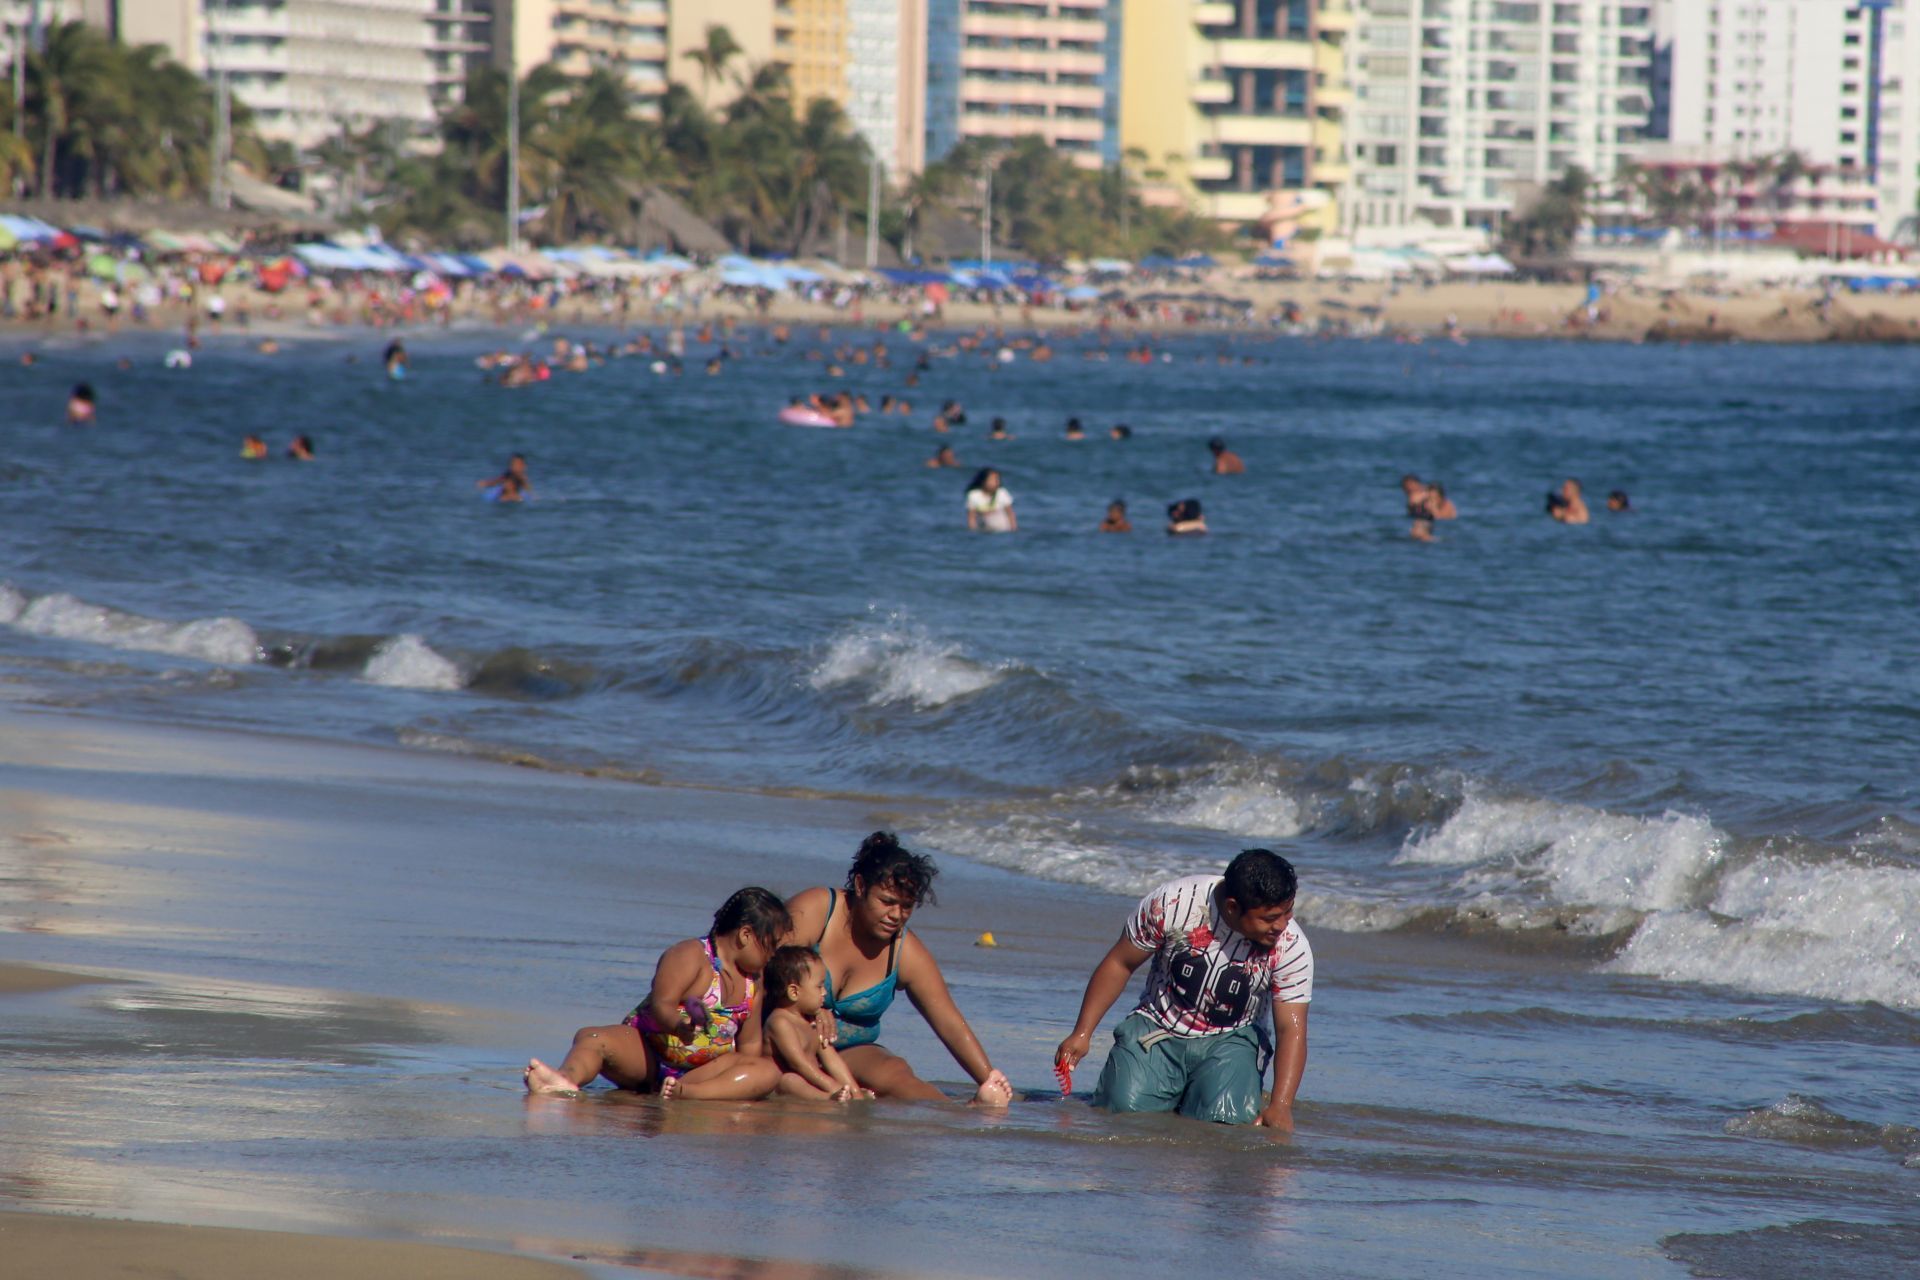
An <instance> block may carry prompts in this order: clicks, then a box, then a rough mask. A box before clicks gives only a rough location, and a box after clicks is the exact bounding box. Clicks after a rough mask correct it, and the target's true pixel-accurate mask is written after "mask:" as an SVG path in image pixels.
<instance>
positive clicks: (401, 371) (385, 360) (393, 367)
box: [380, 338, 407, 378]
mask: <svg viewBox="0 0 1920 1280" xmlns="http://www.w3.org/2000/svg"><path fill="white" fill-rule="evenodd" d="M380 363H381V364H382V365H384V366H386V370H387V376H388V377H389V378H404V377H405V376H406V374H407V348H406V346H405V344H403V343H402V342H401V341H400V339H398V338H395V339H394V340H393V341H392V342H389V343H388V344H387V349H386V351H384V352H383V353H382V354H381V356H380Z"/></svg>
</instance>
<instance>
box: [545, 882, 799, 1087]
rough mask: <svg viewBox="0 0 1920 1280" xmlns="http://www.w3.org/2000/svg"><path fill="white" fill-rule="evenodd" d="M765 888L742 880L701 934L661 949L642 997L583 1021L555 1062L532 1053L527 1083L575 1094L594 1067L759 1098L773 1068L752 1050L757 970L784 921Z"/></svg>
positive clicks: (662, 1083) (756, 1036)
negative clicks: (608, 1021)
mask: <svg viewBox="0 0 1920 1280" xmlns="http://www.w3.org/2000/svg"><path fill="white" fill-rule="evenodd" d="M791 924H792V922H791V921H790V920H789V918H788V916H787V909H786V907H785V906H784V905H783V904H782V903H781V901H780V899H779V898H777V897H775V896H774V895H773V894H772V893H769V892H768V891H767V890H765V889H759V888H753V889H742V890H740V891H739V892H738V893H736V894H734V895H733V896H732V897H731V898H728V899H727V900H726V902H725V903H724V904H723V905H722V906H721V908H720V910H719V911H717V912H715V913H714V917H713V929H712V930H711V931H710V932H709V933H708V934H707V936H706V937H704V938H688V939H686V940H685V941H683V942H676V943H674V944H673V946H671V947H669V948H667V951H666V954H664V955H662V956H661V957H660V963H659V965H658V966H657V967H656V968H655V969H654V974H653V989H652V991H650V992H649V993H648V995H647V998H646V999H645V1000H644V1001H642V1002H641V1003H640V1005H639V1006H638V1007H637V1008H635V1009H634V1011H633V1012H632V1013H630V1014H628V1015H627V1017H626V1019H625V1020H624V1021H622V1022H619V1023H617V1024H615V1025H612V1026H600V1027H582V1028H581V1029H580V1030H579V1031H577V1032H575V1033H574V1037H573V1047H572V1048H571V1049H570V1050H568V1052H567V1056H566V1057H565V1058H564V1059H563V1060H562V1061H561V1063H560V1065H559V1067H558V1068H554V1067H550V1066H548V1065H547V1064H546V1063H544V1062H542V1061H540V1059H538V1058H534V1059H532V1060H530V1061H529V1062H528V1063H527V1069H526V1071H525V1073H524V1076H523V1078H524V1079H525V1081H526V1086H527V1092H529V1093H546V1094H574V1093H578V1092H579V1090H580V1087H581V1086H582V1085H585V1084H589V1083H591V1082H592V1081H593V1079H594V1078H595V1077H596V1076H604V1077H606V1079H607V1080H608V1081H609V1082H610V1083H612V1084H613V1085H615V1086H616V1087H618V1088H621V1089H632V1090H636V1091H638V1092H642V1093H653V1092H658V1093H659V1094H660V1096H661V1097H662V1098H676V1097H677V1098H714V1099H723V1100H730V1101H740V1100H744V1099H749V1098H762V1097H765V1096H766V1095H767V1094H769V1093H772V1092H773V1090H774V1089H775V1088H776V1087H777V1086H778V1085H779V1083H780V1068H779V1066H778V1065H777V1064H776V1063H775V1062H774V1061H773V1060H772V1059H771V1058H769V1057H766V1056H764V1055H763V1054H762V1053H761V1050H760V992H759V982H758V979H759V975H760V970H761V968H762V967H763V966H764V965H765V964H766V962H767V958H768V957H769V956H771V955H772V954H773V951H774V949H775V948H776V947H777V946H779V944H780V938H781V936H782V935H783V934H784V933H786V931H787V930H788V929H789V928H790V927H791Z"/></svg>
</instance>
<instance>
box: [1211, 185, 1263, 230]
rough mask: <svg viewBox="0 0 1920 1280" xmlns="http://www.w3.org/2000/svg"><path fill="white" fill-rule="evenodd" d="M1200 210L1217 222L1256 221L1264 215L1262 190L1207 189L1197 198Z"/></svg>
mask: <svg viewBox="0 0 1920 1280" xmlns="http://www.w3.org/2000/svg"><path fill="white" fill-rule="evenodd" d="M1199 204H1200V212H1201V213H1202V214H1204V215H1205V216H1207V217H1209V218H1213V219H1215V220H1216V221H1219V222H1258V221H1259V220H1260V219H1261V218H1263V217H1265V216H1266V212H1267V195H1266V192H1264V191H1209V192H1203V193H1202V194H1201V196H1200V200H1199Z"/></svg>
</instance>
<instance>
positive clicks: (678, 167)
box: [0, 22, 1225, 260]
mask: <svg viewBox="0 0 1920 1280" xmlns="http://www.w3.org/2000/svg"><path fill="white" fill-rule="evenodd" d="M683 56H684V57H685V58H687V59H688V60H689V61H690V62H691V63H692V64H693V65H694V68H695V69H696V70H697V77H695V79H696V80H697V86H698V90H699V92H698V93H697V94H696V92H695V90H694V89H693V88H690V87H689V86H688V85H686V84H680V83H676V84H673V85H671V86H669V88H668V89H667V91H666V93H665V95H664V96H663V97H662V98H661V99H659V100H658V101H657V103H655V104H652V110H651V113H650V114H648V113H643V111H642V109H641V105H640V103H639V102H638V100H636V99H635V97H634V96H633V95H632V93H631V92H630V91H629V90H628V88H627V86H626V85H625V84H624V82H622V81H621V80H620V79H619V78H618V77H617V76H616V75H614V74H613V73H612V72H609V71H604V70H600V71H595V72H593V73H592V74H590V75H588V76H587V77H585V78H584V79H579V78H573V77H569V76H567V75H564V74H563V73H561V72H560V71H559V70H558V69H557V68H555V67H553V66H551V65H549V66H541V67H535V68H534V69H533V70H532V71H530V72H528V73H527V74H526V76H525V77H524V78H523V79H522V80H521V82H520V95H519V96H520V105H519V120H520V130H519V138H518V144H519V184H520V190H519V201H520V206H521V208H522V209H523V210H525V211H526V213H527V215H528V216H527V218H526V222H525V228H524V232H523V234H524V235H525V237H526V238H527V239H529V240H531V241H533V242H536V243H547V244H561V243H570V242H575V241H580V240H599V239H604V240H612V241H620V240H623V239H627V238H630V237H631V235H632V234H633V232H634V231H635V228H636V219H637V218H638V215H639V210H640V208H641V204H642V201H643V200H644V198H645V197H646V196H647V194H648V192H649V191H650V190H651V189H655V188H658V189H660V190H664V191H666V192H669V193H671V194H672V195H674V196H676V197H678V198H679V199H680V200H681V201H683V202H684V203H685V204H686V205H687V206H688V207H690V208H691V209H692V210H693V211H694V212H696V213H698V214H699V215H701V216H702V217H704V218H705V219H706V220H707V221H708V222H710V223H712V224H713V226H714V227H716V228H717V229H718V230H719V231H720V232H721V233H722V234H723V235H725V236H726V237H727V238H728V239H729V240H730V241H732V242H733V243H734V244H735V245H737V246H739V247H740V248H741V249H743V250H745V251H748V252H761V253H765V252H782V253H796V254H797V253H833V252H835V251H837V250H839V249H840V248H841V247H842V246H843V245H844V246H855V245H857V244H859V242H860V241H861V239H863V238H864V237H865V234H866V218H867V199H868V176H869V168H870V154H869V151H868V149H867V145H866V143H865V141H864V140H863V139H861V138H860V136H859V135H858V134H857V133H855V132H854V129H853V127H852V124H851V122H850V121H849V120H848V118H847V116H846V114H845V112H843V111H842V110H841V109H840V108H839V107H838V106H837V105H835V104H834V103H833V102H830V101H828V100H825V99H815V100H814V101H812V102H809V103H807V104H805V106H804V107H803V108H801V109H799V110H796V109H795V104H794V102H793V100H792V91H791V88H790V86H789V84H788V82H787V76H786V72H785V69H784V68H782V67H779V66H777V65H761V66H747V65H745V64H744V62H743V59H742V57H741V50H740V46H739V44H738V43H737V42H736V41H735V40H734V39H733V37H732V36H731V35H730V34H729V33H728V32H727V30H726V29H725V28H724V27H718V26H715V27H711V28H709V29H708V32H707V39H706V42H705V44H704V45H703V46H701V47H700V48H696V49H693V50H689V51H688V52H686V53H685V54H684V55H683ZM25 72H26V109H25V111H24V113H23V115H22V118H21V120H20V122H19V124H20V132H19V133H18V134H16V133H15V131H14V126H15V122H14V120H13V115H12V111H13V108H12V103H11V100H10V98H8V97H5V96H4V95H0V190H9V191H13V192H19V193H27V194H33V195H38V196H42V197H53V198H62V199H71V198H81V197H95V198H112V197H115V196H134V197H167V198H173V199H192V198H197V197H202V196H204V195H205V193H206V192H207V190H208V188H209V186H210V185H211V179H212V176H213V167H214V147H215V143H214V118H215V114H216V111H215V101H214V91H213V88H212V87H211V86H210V85H208V84H207V83H206V82H204V81H202V80H201V79H199V78H198V77H196V76H195V75H193V74H192V73H191V72H189V71H188V70H186V69H185V68H184V67H182V66H180V65H179V64H177V63H174V62H172V61H170V60H169V59H168V58H167V57H166V56H165V54H164V52H163V51H162V50H161V49H160V48H159V47H158V46H155V45H147V46H141V47H129V46H125V45H119V44H115V43H114V42H112V41H110V40H108V39H107V38H106V37H105V36H104V35H102V34H101V33H100V32H99V31H97V30H96V29H94V28H92V27H89V26H87V25H85V24H83V23H79V22H72V23H67V24H65V25H63V26H59V27H56V28H53V29H52V30H50V31H49V32H48V33H47V38H46V45H45V49H44V50H43V51H41V52H36V53H32V54H30V55H29V57H28V59H27V63H26V68H25ZM723 90H724V94H723V93H722V91H723ZM511 94H512V85H511V82H510V81H509V80H508V79H507V76H506V74H505V73H503V72H501V71H499V70H496V69H494V68H491V67H486V68H481V69H478V70H476V71H475V72H474V73H473V74H472V75H471V77H470V78H469V79H468V81H467V85H466V92H465V94H464V96H463V100H462V101H461V102H460V103H459V104H458V105H456V106H453V107H450V108H448V109H447V110H446V111H445V112H444V113H443V114H442V116H441V119H440V121H439V124H438V128H437V131H436V132H437V136H436V137H435V138H433V139H419V138H409V137H407V136H406V135H405V134H404V132H403V131H402V130H400V129H399V128H398V127H396V126H392V125H382V124H375V125H372V126H370V127H365V128H361V129H346V130H343V131H342V132H341V133H340V134H338V135H336V136H335V137H333V138H331V139H329V140H327V141H326V142H324V143H322V144H321V145H319V146H317V147H314V148H312V149H310V151H309V152H308V154H307V155H305V156H302V157H296V156H295V155H294V154H293V153H292V151H291V149H290V148H287V147H285V146H284V145H277V146H276V145H268V144H264V143H263V142H262V141H261V140H260V138H259V137H258V136H257V134H256V133H255V132H254V130H253V128H252V126H251V123H250V117H249V113H248V111H247V109H246V107H245V105H244V104H242V103H241V102H240V101H239V100H238V99H237V98H236V99H235V100H234V101H233V104H232V118H233V136H232V153H233V156H234V158H235V159H236V160H237V161H238V162H239V163H241V164H243V165H244V166H246V167H247V168H248V169H250V170H251V171H252V172H253V173H254V174H255V175H256V176H258V177H259V178H261V179H262V180H263V181H267V182H274V181H278V180H280V179H282V178H283V177H286V176H287V175H291V174H293V173H295V172H296V171H298V170H301V169H305V170H306V171H308V172H309V173H310V174H313V175H316V176H319V177H321V178H322V179H323V180H324V181H325V184H326V185H328V186H331V188H332V191H333V198H332V200H331V201H330V202H329V203H330V207H331V208H332V209H333V211H334V212H335V213H336V214H337V215H338V216H341V217H343V218H349V219H352V220H355V221H360V220H372V221H376V222H377V223H378V224H379V225H380V227H381V228H382V229H383V231H385V233H386V234H387V235H388V236H390V237H393V238H396V239H417V240H418V241H420V242H421V243H423V244H432V245H438V246H444V247H449V248H479V247H483V246H486V245H493V244H498V243H499V242H500V241H501V240H502V239H503V238H504V230H505V227H504V217H505V213H504V211H505V208H506V205H507V199H506V196H507V186H506V184H507V183H508V181H509V180H510V170H511V166H510V164H509V161H508V153H509V147H508V120H509V115H510V109H509V98H510V97H511ZM722 96H724V97H725V98H726V102H725V105H724V106H722V107H719V108H717V109H710V108H709V107H708V106H707V105H705V104H706V102H707V101H709V100H711V99H713V98H718V97H722ZM989 170H991V171H992V172H993V174H994V177H993V205H992V217H993V238H994V241H995V242H996V243H997V244H1001V245H1005V246H1009V247H1011V248H1013V249H1014V250H1016V251H1017V252H1019V253H1021V254H1023V255H1027V256H1031V257H1035V258H1041V259H1058V258H1063V257H1069V256H1082V257H1092V256H1102V255H1110V256H1118V257H1139V256H1142V255H1145V254H1149V253H1166V254H1182V253H1187V252H1191V251H1195V250H1204V249H1211V248H1216V247H1218V246H1219V245H1221V244H1222V243H1223V242H1224V240H1225V236H1224V233H1223V232H1222V231H1221V230H1220V229H1219V228H1218V227H1216V226H1215V225H1213V224H1212V223H1210V222H1207V221H1205V220H1202V219H1197V218H1194V217H1192V216H1190V215H1189V214H1187V213H1185V212H1184V211H1182V210H1178V209H1166V208H1161V207H1155V206H1150V205H1147V204H1145V203H1143V202H1142V201H1141V199H1140V194H1139V190H1138V188H1137V186H1136V184H1135V180H1134V177H1133V175H1132V173H1131V172H1130V171H1129V170H1127V169H1126V168H1123V167H1110V168H1107V169H1084V168H1081V167H1079V166H1077V165H1075V164H1074V163H1073V162H1072V161H1071V160H1069V159H1068V158H1067V157H1066V156H1064V155H1062V154H1061V153H1059V152H1057V151H1054V150H1053V149H1052V148H1050V147H1049V146H1047V144H1046V143H1044V142H1042V141H1041V140H1040V139H1038V138H1021V139H1018V140H1016V141H1014V142H1013V143H1012V144H1011V145H1005V144H998V143H981V142H974V141H970V142H968V143H965V144H963V145H962V146H960V147H957V148H955V150H954V151H953V153H952V154H950V155H948V156H946V157H944V158H942V159H940V160H939V161H937V162H935V163H934V164H932V165H930V166H928V168H927V170H926V171H925V172H924V173H921V174H919V175H915V176H913V177H911V178H909V179H908V180H907V181H906V182H905V183H904V184H903V185H902V186H900V187H899V188H898V189H892V188H883V190H882V195H881V208H880V210H879V231H880V234H881V235H882V236H883V237H884V238H885V239H886V240H887V242H888V243H889V244H891V245H892V246H894V247H895V248H896V249H898V250H899V252H900V253H901V255H902V256H903V257H905V258H908V259H909V260H911V259H915V258H917V257H922V256H925V257H936V256H940V255H952V256H958V257H970V256H972V255H973V254H974V253H976V252H977V251H978V230H977V227H978V221H977V220H978V218H979V217H980V215H981V209H982V201H983V197H984V194H985V186H986V175H987V173H988V171H989ZM1149 176H1151V175H1149ZM969 220H971V225H972V227H973V228H974V230H973V231H972V232H971V234H968V233H967V231H966V228H967V227H968V225H969ZM935 231H943V232H944V235H943V236H936V235H935V234H934V232H935ZM956 240H957V241H959V242H958V243H955V242H954V241H956Z"/></svg>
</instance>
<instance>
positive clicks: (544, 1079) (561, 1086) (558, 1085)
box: [520, 1058, 580, 1098]
mask: <svg viewBox="0 0 1920 1280" xmlns="http://www.w3.org/2000/svg"><path fill="white" fill-rule="evenodd" d="M520 1078H521V1080H523V1081H525V1082H526V1086H527V1092H528V1093H538V1094H545V1095H547V1096H549V1097H555V1098H577V1097H579V1096H580V1086H579V1085H577V1084H575V1083H574V1082H573V1081H571V1080H569V1079H567V1078H566V1077H565V1076H563V1075H561V1074H560V1073H559V1072H558V1071H555V1070H554V1069H553V1068H552V1067H550V1066H548V1065H547V1064H546V1063H544V1062H542V1061H540V1059H538V1058H529V1059H528V1060H527V1069H526V1070H525V1071H523V1072H521V1073H520Z"/></svg>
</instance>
